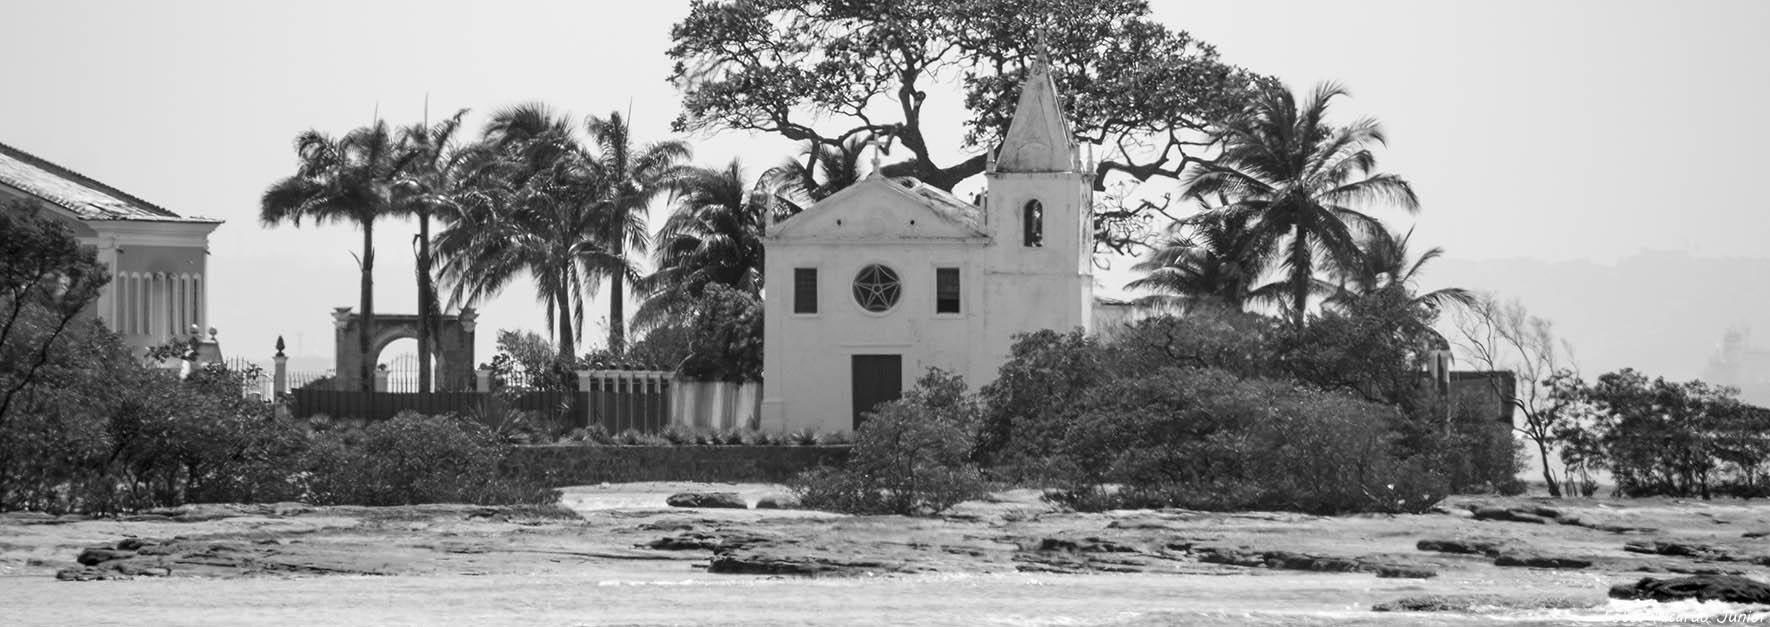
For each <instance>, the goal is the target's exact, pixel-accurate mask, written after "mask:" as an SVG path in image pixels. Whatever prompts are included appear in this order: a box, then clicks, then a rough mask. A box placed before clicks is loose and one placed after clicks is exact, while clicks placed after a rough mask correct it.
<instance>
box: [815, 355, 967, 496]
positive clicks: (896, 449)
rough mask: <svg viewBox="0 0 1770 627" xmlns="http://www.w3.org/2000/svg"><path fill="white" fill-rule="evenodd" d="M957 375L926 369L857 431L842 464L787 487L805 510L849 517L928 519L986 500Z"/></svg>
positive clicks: (961, 385) (963, 392) (817, 472)
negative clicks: (963, 504)
mask: <svg viewBox="0 0 1770 627" xmlns="http://www.w3.org/2000/svg"><path fill="white" fill-rule="evenodd" d="M979 413H980V412H979V409H978V406H977V402H976V400H975V399H973V398H971V397H970V396H968V395H966V394H965V383H964V381H963V380H962V379H960V378H959V377H958V376H957V375H953V374H950V373H947V372H944V371H941V370H938V369H935V370H931V371H929V372H928V374H927V375H925V376H924V377H923V378H922V379H921V380H920V381H918V382H917V383H916V387H915V388H914V389H911V390H910V391H909V392H908V393H907V394H906V395H905V396H904V398H903V399H900V400H897V401H893V402H891V403H887V404H885V405H883V406H881V407H880V408H879V411H878V412H877V413H875V414H874V415H873V416H872V417H870V418H868V419H867V421H866V422H864V423H861V427H860V429H859V431H857V432H856V433H855V438H854V448H853V450H852V451H850V453H849V456H848V462H847V466H845V467H844V468H842V469H840V470H836V469H828V468H821V469H817V470H813V471H810V472H807V473H805V474H802V475H800V476H799V477H798V478H796V479H795V480H794V481H793V482H792V484H791V486H792V489H793V492H794V494H795V495H796V496H797V497H798V498H799V501H800V503H802V504H804V505H805V506H806V507H811V508H815V509H825V510H831V511H839V512H848V513H855V514H902V515H928V514H937V513H939V512H942V511H945V510H947V509H948V508H951V507H952V506H954V505H957V504H958V503H960V502H962V501H965V500H968V499H974V498H979V497H981V496H983V495H984V487H983V478H982V475H981V474H980V473H979V472H978V470H977V467H976V466H974V465H972V464H970V463H969V461H968V458H969V456H970V454H971V451H972V446H973V439H974V438H973V435H972V434H973V433H974V432H975V429H976V425H977V421H978V418H979Z"/></svg>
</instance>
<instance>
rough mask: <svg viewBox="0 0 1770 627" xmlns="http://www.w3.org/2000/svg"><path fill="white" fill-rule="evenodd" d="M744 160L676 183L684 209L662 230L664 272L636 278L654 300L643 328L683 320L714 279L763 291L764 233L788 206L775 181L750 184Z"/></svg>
mask: <svg viewBox="0 0 1770 627" xmlns="http://www.w3.org/2000/svg"><path fill="white" fill-rule="evenodd" d="M744 178H745V177H744V171H743V166H742V164H740V163H739V162H738V161H737V160H736V159H733V160H732V161H731V163H730V164H727V165H726V166H725V167H724V168H720V169H711V168H692V169H690V170H688V171H686V172H684V173H682V174H681V175H680V176H678V177H677V179H676V180H675V181H674V182H672V184H671V192H670V200H671V202H672V203H673V204H675V206H676V209H675V211H674V212H673V213H671V214H670V217H669V219H668V220H666V221H665V222H664V226H663V228H661V229H659V230H658V234H657V240H656V241H657V243H658V247H657V252H656V262H657V271H656V272H653V273H652V274H650V275H648V276H646V277H644V278H641V279H639V280H638V281H635V282H634V285H633V286H634V288H635V289H636V290H637V291H639V292H640V293H642V294H644V295H646V297H647V298H646V300H645V302H644V303H643V304H641V305H640V306H639V310H638V311H636V312H634V314H633V327H634V328H635V329H651V328H655V327H657V326H660V325H662V324H665V323H667V322H669V321H671V320H675V319H677V318H678V317H679V316H680V315H681V314H683V313H685V312H686V311H687V308H688V306H689V304H690V303H692V302H693V301H694V299H696V298H699V297H700V295H701V293H702V292H703V291H704V290H705V289H706V287H707V285H709V284H720V285H725V286H729V287H732V288H734V289H738V290H741V291H744V292H747V293H749V294H752V295H760V294H761V293H762V272H763V265H762V254H763V247H762V237H763V235H764V234H765V233H766V230H767V228H768V225H769V224H771V223H773V222H774V221H775V219H776V218H778V217H780V216H781V215H782V214H783V213H786V212H787V211H788V209H787V206H788V203H786V202H785V201H783V200H782V199H780V198H778V197H776V196H775V195H773V194H771V193H769V191H768V189H767V188H768V187H769V186H770V183H769V182H768V181H766V180H759V181H757V182H756V184H755V185H753V186H752V185H745V184H744Z"/></svg>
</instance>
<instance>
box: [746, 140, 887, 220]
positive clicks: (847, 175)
mask: <svg viewBox="0 0 1770 627" xmlns="http://www.w3.org/2000/svg"><path fill="white" fill-rule="evenodd" d="M871 142H872V136H870V135H864V134H856V135H853V136H851V137H849V138H848V141H846V142H843V143H842V144H840V145H831V144H820V143H814V142H806V143H805V144H804V145H803V146H801V147H800V149H799V154H798V156H794V157H790V158H788V159H786V160H785V161H783V162H782V163H781V164H780V165H777V166H775V167H773V168H770V169H769V170H768V171H767V172H763V173H762V180H763V182H764V184H765V185H766V186H767V187H769V188H771V189H773V190H774V194H775V195H776V196H779V197H780V201H781V202H784V203H786V205H785V208H786V210H787V212H788V215H791V214H794V213H799V212H800V211H804V210H805V209H807V208H809V207H810V206H811V205H812V204H813V203H816V202H817V201H820V200H823V199H825V198H829V197H830V196H833V195H835V194H836V192H839V191H842V190H844V189H848V187H849V186H851V185H854V184H855V183H859V182H860V180H861V178H863V176H862V173H861V158H862V154H863V153H865V152H866V149H867V146H868V145H869V144H870V143H871Z"/></svg>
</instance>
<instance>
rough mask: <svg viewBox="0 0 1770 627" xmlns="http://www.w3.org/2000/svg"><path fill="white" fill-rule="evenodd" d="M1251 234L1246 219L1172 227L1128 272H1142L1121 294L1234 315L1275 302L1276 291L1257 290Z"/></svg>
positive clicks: (1217, 216) (1218, 216)
mask: <svg viewBox="0 0 1770 627" xmlns="http://www.w3.org/2000/svg"><path fill="white" fill-rule="evenodd" d="M1256 235H1257V233H1256V231H1254V229H1253V228H1252V224H1251V219H1250V218H1249V217H1248V216H1246V215H1229V214H1226V213H1219V212H1206V213H1202V214H1200V215H1198V216H1195V217H1193V218H1192V219H1189V220H1185V221H1181V222H1176V223H1174V224H1173V225H1172V226H1171V227H1170V228H1169V233H1168V236H1167V237H1166V238H1165V239H1163V240H1161V241H1160V243H1158V244H1157V245H1156V246H1155V248H1154V250H1152V251H1151V252H1150V254H1149V256H1147V257H1145V258H1144V259H1143V261H1141V262H1138V263H1137V265H1135V266H1132V269H1133V270H1138V271H1142V272H1145V273H1146V274H1145V275H1144V276H1143V278H1140V279H1137V280H1134V281H1131V282H1130V283H1127V284H1126V285H1125V287H1126V288H1129V289H1134V290H1147V291H1152V292H1155V294H1153V295H1151V296H1149V297H1146V298H1145V299H1142V300H1143V302H1151V303H1157V302H1159V303H1169V304H1175V305H1181V306H1193V305H1213V306H1224V307H1229V308H1232V309H1235V310H1238V311H1239V310H1241V309H1244V308H1246V307H1247V306H1248V305H1249V304H1251V303H1254V302H1259V301H1276V300H1279V298H1280V297H1279V294H1278V293H1277V292H1278V290H1279V288H1281V287H1282V286H1280V285H1279V284H1276V283H1270V284H1266V285H1261V284H1260V279H1261V277H1262V275H1264V274H1265V265H1266V264H1265V263H1264V261H1263V260H1262V259H1261V258H1260V256H1259V250H1257V249H1256V248H1255V244H1256Z"/></svg>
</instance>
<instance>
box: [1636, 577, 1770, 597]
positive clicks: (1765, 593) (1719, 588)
mask: <svg viewBox="0 0 1770 627" xmlns="http://www.w3.org/2000/svg"><path fill="white" fill-rule="evenodd" d="M1610 597H1611V598H1613V599H1645V600H1652V601H1660V602H1665V601H1682V600H1685V599H1696V600H1698V601H1722V602H1726V603H1755V604H1770V585H1765V584H1762V583H1759V582H1757V581H1754V580H1751V579H1746V578H1745V577H1739V576H1736V575H1695V576H1691V577H1677V578H1673V579H1654V578H1652V577H1646V578H1643V579H1641V580H1640V581H1637V582H1635V583H1632V584H1617V585H1615V586H1611V588H1610Z"/></svg>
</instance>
